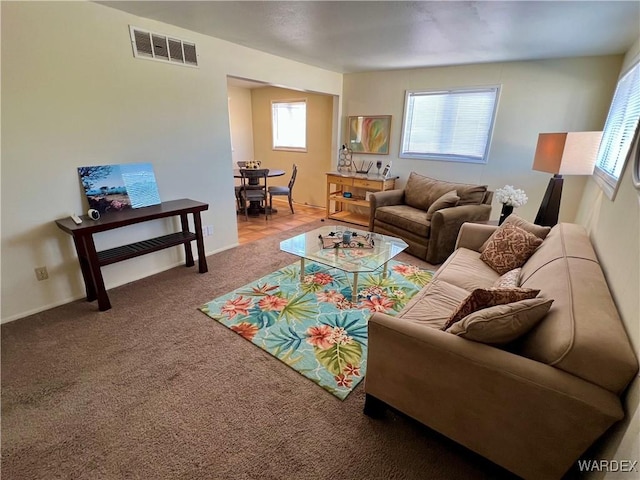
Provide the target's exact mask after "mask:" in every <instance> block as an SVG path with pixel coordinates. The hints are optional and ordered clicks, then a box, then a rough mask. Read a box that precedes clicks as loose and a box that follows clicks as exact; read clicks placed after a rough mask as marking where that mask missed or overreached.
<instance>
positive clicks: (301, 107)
mask: <svg viewBox="0 0 640 480" xmlns="http://www.w3.org/2000/svg"><path fill="white" fill-rule="evenodd" d="M271 113H272V122H271V123H272V127H271V130H272V133H273V149H274V150H294V151H301V152H306V151H307V101H306V100H288V101H275V100H274V101H272V102H271Z"/></svg>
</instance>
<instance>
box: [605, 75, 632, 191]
mask: <svg viewBox="0 0 640 480" xmlns="http://www.w3.org/2000/svg"><path fill="white" fill-rule="evenodd" d="M638 119H640V62H637V63H636V64H635V65H634V66H633V67H632V68H631V69H630V70H629V71H628V72H627V73H626V74H625V75H623V76H622V77H621V78H620V80H619V82H618V86H617V87H616V91H615V93H614V95H613V100H612V101H611V107H610V108H609V114H608V115H607V120H606V122H605V125H604V131H603V133H602V140H601V142H600V148H599V149H598V157H597V160H596V170H595V173H596V178H598V177H599V178H600V179H601V180H602V181H604V182H605V184H606V185H603V187H604V189H605V192H607V194H608V196H609V198H613V195H614V193H615V189H616V188H617V183H618V180H619V178H620V175H621V173H622V169H623V167H624V164H625V161H626V159H627V156H628V155H629V151H630V150H631V143H632V141H633V137H634V134H635V130H636V128H637V126H638ZM599 183H600V182H599ZM607 185H608V187H609V188H607Z"/></svg>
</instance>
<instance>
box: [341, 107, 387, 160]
mask: <svg viewBox="0 0 640 480" xmlns="http://www.w3.org/2000/svg"><path fill="white" fill-rule="evenodd" d="M390 134H391V115H376V116H366V115H359V116H354V117H349V124H348V142H349V143H348V146H349V148H350V149H351V150H352V151H353V153H371V154H374V155H388V154H389V136H390Z"/></svg>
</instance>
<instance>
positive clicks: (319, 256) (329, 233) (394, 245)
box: [280, 225, 408, 302]
mask: <svg viewBox="0 0 640 480" xmlns="http://www.w3.org/2000/svg"><path fill="white" fill-rule="evenodd" d="M345 232H350V233H351V234H352V236H351V242H350V245H351V247H349V248H346V247H345V244H343V243H342V239H343V233H345ZM353 234H355V235H353ZM323 239H324V241H323ZM333 239H335V240H333ZM327 245H329V246H327ZM358 245H360V246H358ZM407 246H408V245H407V244H406V243H405V242H404V241H403V240H401V239H399V238H396V237H390V236H388V235H382V234H379V233H372V232H364V231H361V230H357V229H354V228H351V227H343V226H336V225H333V226H329V225H328V226H326V227H321V228H317V229H315V230H312V231H310V232H306V233H302V234H300V235H297V236H295V237H291V238H288V239H287V240H284V241H282V242H280V250H282V251H283V252H287V253H291V254H293V255H297V256H298V257H300V282H303V281H304V275H305V260H310V261H314V262H318V263H321V264H323V265H327V266H329V267H335V268H338V269H340V270H342V271H343V272H346V273H353V284H352V285H351V301H353V302H356V301H357V300H358V274H360V273H370V272H373V271H375V270H377V269H378V268H380V267H383V270H382V275H383V277H386V276H387V263H388V262H389V260H391V259H392V258H393V257H395V256H396V255H398V254H399V253H400V252H402V251H403V250H404V249H405V248H407Z"/></svg>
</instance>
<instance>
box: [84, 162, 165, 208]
mask: <svg viewBox="0 0 640 480" xmlns="http://www.w3.org/2000/svg"><path fill="white" fill-rule="evenodd" d="M78 175H79V176H80V181H81V182H82V186H83V188H84V192H85V195H86V196H87V200H88V202H89V208H93V209H95V210H98V211H99V212H100V213H101V214H105V213H109V212H118V211H122V210H126V209H129V208H141V207H148V206H150V205H158V204H159V203H160V194H159V192H158V186H157V184H156V177H155V174H154V172H153V165H151V164H150V163H126V164H119V165H95V166H88V167H78Z"/></svg>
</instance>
